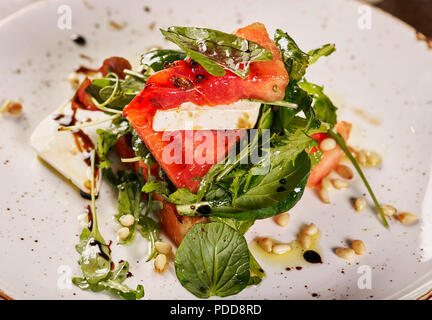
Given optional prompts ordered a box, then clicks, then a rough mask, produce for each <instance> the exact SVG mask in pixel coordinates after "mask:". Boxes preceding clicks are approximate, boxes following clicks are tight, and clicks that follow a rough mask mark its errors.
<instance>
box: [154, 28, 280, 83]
mask: <svg viewBox="0 0 432 320" xmlns="http://www.w3.org/2000/svg"><path fill="white" fill-rule="evenodd" d="M161 32H162V34H163V35H164V36H165V38H166V39H167V40H169V41H172V42H174V43H175V44H176V45H178V46H179V47H180V48H181V49H182V50H183V51H185V52H186V54H187V55H188V56H190V57H191V58H192V59H193V60H194V61H196V62H198V63H199V64H200V65H201V66H202V67H203V68H204V69H206V70H207V72H208V73H210V74H212V75H214V76H223V75H225V70H224V69H227V70H230V71H231V72H233V73H235V74H236V75H238V76H240V77H242V78H245V77H246V76H247V75H248V73H249V65H250V63H251V62H254V61H269V60H272V59H273V54H272V52H271V51H268V50H267V49H265V48H264V47H262V46H260V45H259V44H257V43H255V42H252V41H249V40H246V39H243V38H240V37H237V36H236V35H234V34H230V33H225V32H221V31H217V30H213V29H207V28H196V27H175V26H173V27H169V28H168V29H167V30H162V29H161Z"/></svg>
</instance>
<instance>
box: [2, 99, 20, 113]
mask: <svg viewBox="0 0 432 320" xmlns="http://www.w3.org/2000/svg"><path fill="white" fill-rule="evenodd" d="M21 112H22V105H21V103H19V102H15V101H10V100H6V101H5V102H4V103H3V105H2V107H1V108H0V113H4V114H6V113H7V114H10V115H13V116H17V115H19V114H20V113H21Z"/></svg>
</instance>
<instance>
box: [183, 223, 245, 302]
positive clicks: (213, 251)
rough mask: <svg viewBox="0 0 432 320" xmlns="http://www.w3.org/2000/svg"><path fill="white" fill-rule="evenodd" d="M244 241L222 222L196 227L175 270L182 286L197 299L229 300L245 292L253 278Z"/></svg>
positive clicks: (191, 232)
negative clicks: (221, 298) (231, 296)
mask: <svg viewBox="0 0 432 320" xmlns="http://www.w3.org/2000/svg"><path fill="white" fill-rule="evenodd" d="M249 259H250V257H249V248H248V245H247V243H246V240H245V238H244V237H243V236H242V235H240V234H239V233H238V232H237V231H235V230H234V229H233V228H231V227H229V226H228V225H226V224H224V223H220V222H210V223H206V224H201V223H199V224H195V225H194V226H193V227H192V228H191V229H190V230H189V232H188V233H186V235H185V237H184V239H183V241H182V242H181V243H180V245H179V247H178V249H177V253H176V257H175V270H176V274H177V278H178V279H179V281H180V283H181V284H182V286H183V287H185V288H186V289H187V290H188V291H189V292H191V293H192V294H194V295H195V296H197V297H198V298H209V297H211V296H219V297H226V296H230V295H234V294H237V293H239V292H240V291H242V290H243V289H244V288H245V287H246V286H247V285H248V284H249V279H250V262H249Z"/></svg>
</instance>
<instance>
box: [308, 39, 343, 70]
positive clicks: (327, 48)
mask: <svg viewBox="0 0 432 320" xmlns="http://www.w3.org/2000/svg"><path fill="white" fill-rule="evenodd" d="M335 51H336V47H335V45H334V44H331V43H327V44H325V45H323V46H322V47H320V48H317V49H314V50H311V51H309V52H308V53H307V54H308V55H309V56H310V59H309V65H311V64H312V63H315V62H317V60H318V59H319V58H321V57H324V56H329V55H331V54H332V53H333V52H335Z"/></svg>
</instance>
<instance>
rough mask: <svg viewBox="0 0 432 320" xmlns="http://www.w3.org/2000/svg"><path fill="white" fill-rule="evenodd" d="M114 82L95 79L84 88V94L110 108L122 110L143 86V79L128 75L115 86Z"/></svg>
mask: <svg viewBox="0 0 432 320" xmlns="http://www.w3.org/2000/svg"><path fill="white" fill-rule="evenodd" d="M114 80H115V79H114V78H108V77H107V78H102V79H95V80H93V81H92V82H91V84H90V85H89V86H88V87H87V88H86V92H87V93H89V94H90V95H91V96H92V97H93V98H94V99H95V100H96V101H97V102H99V103H106V105H107V106H108V107H111V108H115V109H123V108H124V107H125V106H126V105H127V104H129V103H130V102H131V101H132V99H133V98H135V96H136V95H137V94H138V93H140V92H141V91H142V90H143V89H144V86H145V81H144V80H143V78H140V77H137V76H131V75H128V76H127V77H126V78H125V79H124V80H118V85H117V86H116V84H115V82H114ZM113 93H114V94H113ZM108 100H109V101H108ZM107 101H108V102H107Z"/></svg>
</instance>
